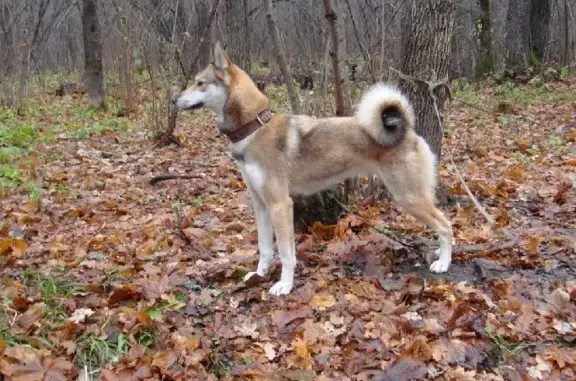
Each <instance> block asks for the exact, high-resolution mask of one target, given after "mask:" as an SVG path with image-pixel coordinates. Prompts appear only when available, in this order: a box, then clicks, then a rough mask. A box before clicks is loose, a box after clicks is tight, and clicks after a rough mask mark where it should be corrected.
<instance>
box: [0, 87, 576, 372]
mask: <svg viewBox="0 0 576 381" xmlns="http://www.w3.org/2000/svg"><path fill="white" fill-rule="evenodd" d="M575 86H576V78H568V79H565V80H563V81H558V82H552V83H547V84H544V85H542V86H535V85H526V86H521V87H516V86H510V85H500V86H496V85H493V86H485V87H483V88H482V89H479V90H474V91H473V90H471V89H466V90H461V91H458V92H456V94H455V99H454V101H453V102H452V104H450V105H449V108H448V111H447V120H446V132H445V134H446V139H445V141H444V146H443V152H444V157H443V160H442V165H441V168H440V178H441V181H442V183H443V184H444V186H445V187H446V188H447V189H448V192H449V194H450V196H451V197H450V200H449V203H448V205H443V206H441V208H442V210H443V211H444V212H445V213H446V214H447V216H448V217H449V218H450V219H451V221H452V222H453V226H454V232H455V237H456V241H457V244H458V245H468V246H467V248H468V249H469V250H468V252H460V253H456V254H455V255H454V261H453V266H452V267H451V269H450V270H449V271H448V272H447V273H446V274H441V275H438V274H432V273H430V272H429V271H428V270H427V265H426V261H425V257H426V254H427V253H428V252H429V251H430V250H428V249H426V248H424V247H422V246H421V245H418V243H419V242H421V238H418V237H425V238H428V239H436V237H434V235H432V234H431V232H430V231H429V230H428V229H426V228H425V227H424V226H422V225H421V224H419V223H418V222H416V221H415V220H414V219H413V218H412V217H410V216H408V215H406V214H404V213H402V211H401V210H400V209H399V208H398V207H397V206H395V205H394V203H390V202H388V201H378V202H375V201H373V200H372V201H370V200H367V199H360V200H358V201H356V202H355V203H353V204H352V205H351V206H350V209H352V210H353V211H354V213H355V214H347V213H346V212H344V211H343V214H342V218H341V219H340V221H339V222H338V224H337V225H336V226H322V225H318V224H317V225H315V226H314V227H313V228H311V232H310V234H303V235H300V236H299V237H298V258H299V263H298V267H297V272H296V280H295V287H294V289H293V291H292V293H291V294H290V295H288V296H283V297H279V298H276V297H271V296H269V295H268V293H267V291H268V289H269V288H270V287H271V285H272V284H273V283H274V282H275V281H277V279H278V278H279V264H277V265H276V267H275V269H274V271H272V272H271V274H270V277H269V279H266V280H264V281H261V282H260V283H255V284H245V283H244V282H242V281H241V280H242V278H243V275H244V274H245V273H246V272H247V271H250V270H253V269H254V268H255V265H256V260H257V240H256V225H255V221H254V216H253V211H252V209H251V205H250V196H249V194H248V192H247V190H246V188H245V185H244V183H243V182H242V178H241V176H240V173H239V171H238V169H237V167H236V166H235V164H234V162H233V160H232V158H231V157H230V155H229V154H228V151H227V148H228V142H227V141H226V138H225V137H223V136H221V135H219V134H218V133H217V130H216V128H215V126H214V118H213V115H212V114H211V113H210V112H198V113H195V114H192V115H191V114H186V115H182V116H181V117H180V119H179V127H178V130H177V134H178V136H179V138H180V140H181V141H182V146H181V147H177V146H169V147H163V148H158V147H155V146H154V142H153V141H151V140H150V139H149V138H148V137H147V135H146V133H145V132H146V126H145V120H146V117H147V115H146V114H145V112H144V111H142V110H140V111H139V112H138V113H136V115H132V116H129V117H123V116H118V115H117V109H118V108H117V107H115V106H114V105H112V107H110V108H109V110H108V111H97V112H95V111H93V110H90V109H89V108H88V106H87V103H86V101H85V100H84V99H83V98H82V97H77V96H65V97H60V98H54V97H53V96H52V95H50V94H41V95H39V96H38V97H37V98H35V99H34V100H33V101H31V102H30V104H29V105H28V107H27V109H26V110H25V112H24V113H23V114H22V115H19V114H18V113H17V112H16V111H15V110H13V109H0V185H1V186H2V188H3V194H2V201H1V204H0V224H1V225H0V265H1V269H2V282H1V284H0V295H1V300H0V307H1V309H0V312H1V319H0V351H1V359H0V372H1V373H2V374H4V379H6V380H19V381H30V380H72V379H73V380H84V381H87V380H89V379H92V378H93V377H100V378H101V379H102V380H108V381H115V380H123V381H127V380H216V379H224V380H232V379H233V380H278V381H280V380H293V381H308V380H309V381H312V380H342V381H343V380H357V381H367V380H410V379H430V380H514V381H516V380H574V379H576V347H575V344H576V340H575V339H576V143H575V142H576V93H575V92H574V88H575ZM451 157H453V160H454V162H455V163H456V164H457V166H458V168H459V172H460V173H461V174H462V175H463V176H464V178H465V182H466V184H467V186H468V187H469V188H470V190H471V191H472V193H473V194H474V195H475V196H476V197H477V198H478V200H479V202H480V203H481V204H482V205H483V207H484V208H486V210H487V212H488V213H489V214H490V215H492V216H493V217H494V218H495V219H496V223H497V227H496V228H492V227H491V226H490V225H489V223H488V222H487V221H486V219H485V218H484V217H483V216H482V215H481V213H479V212H478V210H477V208H476V207H475V206H474V205H473V204H472V202H470V201H469V200H468V198H467V197H466V193H465V192H464V187H463V186H462V184H461V183H460V181H459V180H458V177H457V175H456V174H455V173H454V172H453V171H452V170H451V169H450V158H451ZM166 172H172V173H187V174H193V175H196V178H193V179H188V180H175V181H166V182H162V183H159V184H156V185H150V184H149V180H150V178H151V177H152V176H153V175H155V174H159V173H166ZM360 216H361V217H360ZM374 227H377V229H374ZM503 229H506V232H507V235H505V234H504V233H503V231H502V230H503ZM382 231H384V232H388V233H393V234H394V235H395V236H396V237H400V238H401V239H403V240H404V241H405V243H407V244H406V245H401V244H399V243H396V242H395V241H393V240H390V239H389V238H387V235H384V234H382V233H381V232H382ZM511 237H512V238H511ZM510 239H512V241H510ZM490 243H495V245H494V246H493V247H492V250H480V249H482V248H484V249H486V248H489V246H490V245H489V244H490ZM470 245H475V246H470Z"/></svg>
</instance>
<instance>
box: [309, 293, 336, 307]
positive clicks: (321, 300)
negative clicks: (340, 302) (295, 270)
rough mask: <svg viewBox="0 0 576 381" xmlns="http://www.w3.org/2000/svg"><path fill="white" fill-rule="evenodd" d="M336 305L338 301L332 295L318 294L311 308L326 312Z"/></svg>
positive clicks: (314, 297)
mask: <svg viewBox="0 0 576 381" xmlns="http://www.w3.org/2000/svg"><path fill="white" fill-rule="evenodd" d="M334 304H336V299H335V298H334V296H332V295H330V294H316V295H314V296H313V297H312V300H311V301H310V306H311V307H313V308H316V309H319V310H325V309H327V308H330V307H332V306H334Z"/></svg>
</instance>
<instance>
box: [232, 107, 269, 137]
mask: <svg viewBox="0 0 576 381" xmlns="http://www.w3.org/2000/svg"><path fill="white" fill-rule="evenodd" d="M273 117H274V114H272V111H270V110H269V109H266V110H264V111H262V112H260V113H259V114H258V116H256V119H254V120H252V121H250V122H248V123H246V124H245V125H243V126H242V127H240V128H239V129H237V130H234V131H230V132H228V133H226V135H228V139H230V141H232V143H237V142H239V141H240V140H243V139H244V138H246V137H247V136H249V135H250V134H252V133H253V132H254V131H256V130H257V129H259V128H260V127H262V126H263V125H265V124H266V123H268V122H269V121H270V120H271V119H272V118H273Z"/></svg>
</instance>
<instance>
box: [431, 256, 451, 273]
mask: <svg viewBox="0 0 576 381" xmlns="http://www.w3.org/2000/svg"><path fill="white" fill-rule="evenodd" d="M449 267H450V262H449V261H443V260H441V259H439V260H437V261H435V262H434V263H432V264H431V265H430V271H432V272H433V273H445V272H446V271H448V268H449Z"/></svg>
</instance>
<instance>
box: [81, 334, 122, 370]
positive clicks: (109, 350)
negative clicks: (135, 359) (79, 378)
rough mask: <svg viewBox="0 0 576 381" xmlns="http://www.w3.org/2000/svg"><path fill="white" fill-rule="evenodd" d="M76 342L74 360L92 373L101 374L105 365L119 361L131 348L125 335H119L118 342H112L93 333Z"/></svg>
mask: <svg viewBox="0 0 576 381" xmlns="http://www.w3.org/2000/svg"><path fill="white" fill-rule="evenodd" d="M76 344H77V347H76V357H75V358H74V361H75V362H76V363H77V364H78V365H79V366H80V367H82V368H84V367H86V369H87V370H88V373H89V374H90V375H97V374H99V373H100V370H101V369H102V367H103V366H104V365H106V364H108V363H113V362H117V361H118V360H120V356H122V355H124V354H126V353H128V351H129V350H130V343H129V342H128V339H127V337H126V336H124V335H118V338H117V340H116V342H112V341H111V340H109V339H104V338H102V337H98V336H96V335H94V334H91V335H88V336H84V337H81V338H80V339H78V341H77V342H76Z"/></svg>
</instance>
